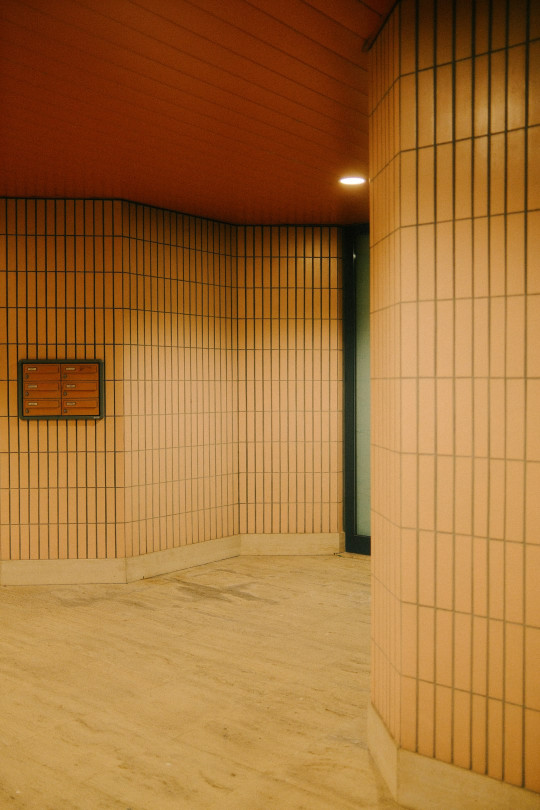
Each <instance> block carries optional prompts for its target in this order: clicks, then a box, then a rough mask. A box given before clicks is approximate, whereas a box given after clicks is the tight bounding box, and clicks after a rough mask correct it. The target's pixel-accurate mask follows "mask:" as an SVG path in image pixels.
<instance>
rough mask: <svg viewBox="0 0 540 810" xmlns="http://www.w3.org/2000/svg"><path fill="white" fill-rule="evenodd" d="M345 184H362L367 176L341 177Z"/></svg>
mask: <svg viewBox="0 0 540 810" xmlns="http://www.w3.org/2000/svg"><path fill="white" fill-rule="evenodd" d="M339 182H340V183H343V185H344V186H361V185H362V183H365V182H366V178H365V177H341V178H340V180H339Z"/></svg>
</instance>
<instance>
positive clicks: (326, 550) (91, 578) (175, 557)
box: [0, 532, 344, 585]
mask: <svg viewBox="0 0 540 810" xmlns="http://www.w3.org/2000/svg"><path fill="white" fill-rule="evenodd" d="M343 548H344V540H343V535H342V534H341V533H339V532H335V533H328V534H257V535H250V534H237V535H233V536H231V537H222V538H220V539H218V540H208V541H207V542H205V543H196V544H193V545H190V546H180V547H179V548H171V549H166V550H164V551H154V552H152V553H150V554H141V555H139V556H137V557H127V558H123V559H115V560H3V561H1V562H0V585H78V584H80V585H92V584H96V585H98V584H107V583H109V584H122V583H127V582H134V581H136V580H138V579H148V578H149V577H155V576H159V575H160V574H169V573H171V572H172V571H181V570H183V569H186V568H194V567H196V566H197V565H205V564H206V563H211V562H217V561H218V560H224V559H228V558H230V557H238V556H239V555H241V554H242V555H275V554H291V555H299V554H335V553H337V552H338V551H342V550H343Z"/></svg>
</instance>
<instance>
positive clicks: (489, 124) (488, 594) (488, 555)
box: [484, 3, 493, 775]
mask: <svg viewBox="0 0 540 810" xmlns="http://www.w3.org/2000/svg"><path fill="white" fill-rule="evenodd" d="M487 19H488V46H487V47H488V50H487V65H488V72H487V99H488V103H487V182H486V186H487V270H488V272H487V284H488V290H487V334H488V340H487V352H488V356H487V364H488V368H487V374H488V376H487V401H488V405H487V417H488V418H487V460H486V465H487V476H486V489H487V501H486V502H487V515H486V679H485V693H486V700H485V712H486V715H485V726H484V734H485V763H484V773H485V774H487V775H489V755H490V745H489V726H490V723H489V718H490V696H489V690H490V676H489V665H490V650H491V644H490V629H491V611H490V598H491V588H490V581H489V572H490V564H491V553H490V551H491V548H490V502H491V496H492V493H491V371H492V357H491V305H492V297H491V272H492V268H491V207H492V203H491V159H492V149H491V138H492V131H491V127H492V121H491V91H492V76H491V73H492V58H493V54H492V45H493V40H492V24H493V12H492V6H491V3H490V5H489V7H488V14H487Z"/></svg>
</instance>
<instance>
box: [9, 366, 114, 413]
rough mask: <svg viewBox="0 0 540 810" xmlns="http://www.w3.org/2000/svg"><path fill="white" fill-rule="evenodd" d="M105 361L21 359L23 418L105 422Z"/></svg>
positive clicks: (20, 411) (20, 378) (19, 388)
mask: <svg viewBox="0 0 540 810" xmlns="http://www.w3.org/2000/svg"><path fill="white" fill-rule="evenodd" d="M104 389H105V385H104V370H103V361H102V360H70V359H66V360H62V361H59V360H19V370H18V395H19V418H20V419H92V420H96V419H102V418H103V417H104V415H105V401H104V400H105V396H104Z"/></svg>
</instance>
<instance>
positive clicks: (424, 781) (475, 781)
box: [368, 704, 540, 810]
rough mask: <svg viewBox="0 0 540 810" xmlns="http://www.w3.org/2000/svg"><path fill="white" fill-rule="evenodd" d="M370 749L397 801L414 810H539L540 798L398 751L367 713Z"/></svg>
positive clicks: (375, 715) (376, 718) (371, 712)
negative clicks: (457, 809)
mask: <svg viewBox="0 0 540 810" xmlns="http://www.w3.org/2000/svg"><path fill="white" fill-rule="evenodd" d="M368 747H369V750H370V752H371V755H372V756H373V759H374V760H375V763H376V765H377V767H378V768H379V770H380V772H381V774H382V776H383V778H384V780H385V782H386V783H387V785H388V787H389V789H390V791H391V793H392V795H393V796H394V798H395V800H396V801H397V802H399V803H400V804H402V805H404V806H405V807H409V808H411V810H456V808H459V810H513V809H514V808H516V807H519V808H520V810H539V809H540V794H539V793H533V792H532V791H530V790H525V789H524V788H519V787H515V786H514V785H510V784H508V783H507V782H500V781H498V780H497V779H492V778H491V777H489V776H483V775H481V774H478V773H473V772H472V771H467V770H465V769H464V768H459V767H458V766H457V765H449V764H447V763H446V762H440V761H439V760H436V759H430V758H429V757H424V756H421V755H420V754H414V753H413V752H412V751H406V750H405V749H404V748H399V747H398V746H397V745H396V743H395V741H394V740H393V738H392V737H391V735H390V734H389V732H388V729H387V728H386V726H385V725H384V723H383V721H382V720H381V718H380V716H379V714H378V713H377V711H376V710H375V709H374V708H373V706H372V705H371V704H370V705H369V708H368Z"/></svg>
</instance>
